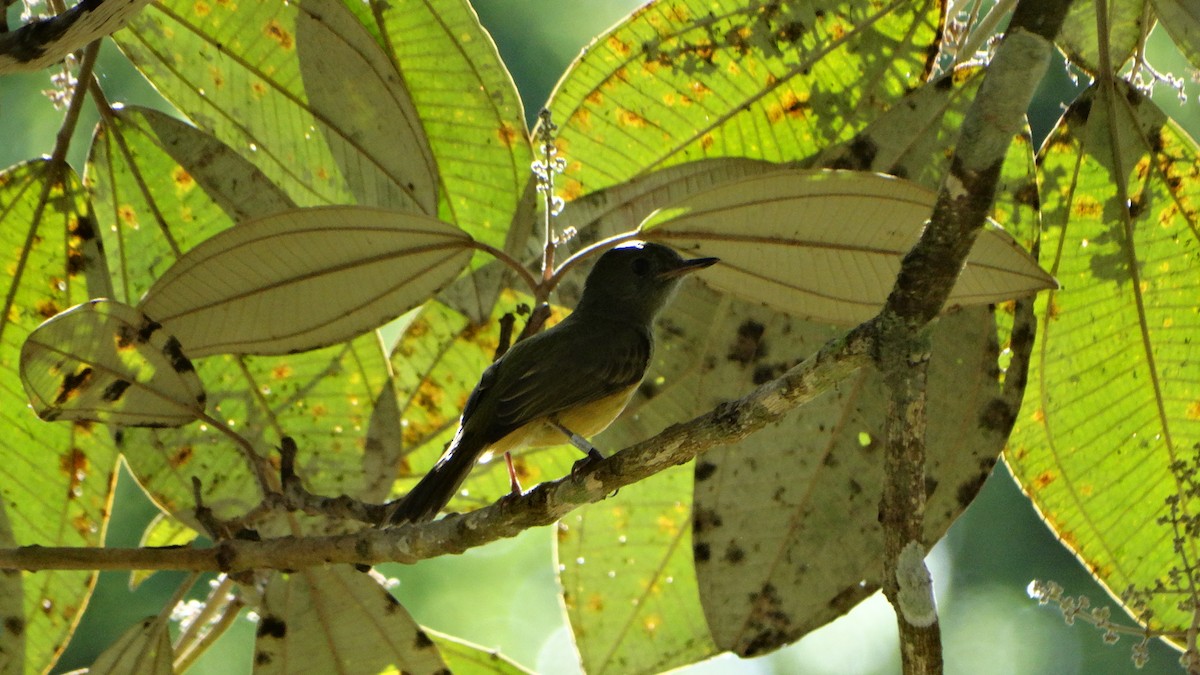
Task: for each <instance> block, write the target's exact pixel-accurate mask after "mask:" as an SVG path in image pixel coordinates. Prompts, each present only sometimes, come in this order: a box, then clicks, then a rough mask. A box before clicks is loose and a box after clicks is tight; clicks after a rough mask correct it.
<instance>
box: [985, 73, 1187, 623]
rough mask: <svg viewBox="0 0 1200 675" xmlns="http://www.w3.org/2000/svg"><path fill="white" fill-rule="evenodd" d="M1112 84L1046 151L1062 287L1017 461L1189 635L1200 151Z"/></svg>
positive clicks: (1087, 101) (1112, 584) (1027, 478)
mask: <svg viewBox="0 0 1200 675" xmlns="http://www.w3.org/2000/svg"><path fill="white" fill-rule="evenodd" d="M1113 88H1114V91H1113V93H1112V95H1111V96H1109V95H1106V94H1105V92H1104V89H1103V85H1102V84H1101V85H1096V86H1093V87H1092V88H1091V89H1089V90H1088V91H1087V92H1085V94H1084V95H1083V96H1082V97H1081V98H1080V99H1079V100H1078V101H1076V102H1075V103H1074V104H1072V106H1071V107H1070V109H1068V110H1067V112H1066V113H1065V114H1064V115H1063V117H1062V119H1061V120H1060V121H1059V123H1058V126H1057V127H1056V128H1055V130H1054V131H1053V132H1052V133H1051V134H1050V136H1049V137H1048V138H1047V139H1046V142H1045V144H1044V145H1043V147H1042V150H1041V155H1040V158H1039V159H1040V161H1039V167H1040V169H1041V172H1042V181H1043V182H1042V192H1041V203H1042V205H1043V208H1044V211H1043V213H1044V216H1043V222H1044V223H1045V232H1044V233H1043V235H1042V246H1041V250H1042V259H1043V261H1044V262H1045V263H1046V264H1047V265H1049V266H1051V270H1052V271H1053V272H1054V274H1055V276H1056V277H1058V278H1059V279H1060V280H1061V281H1062V286H1063V287H1062V289H1060V290H1056V291H1053V292H1051V293H1049V294H1047V295H1046V296H1045V297H1044V298H1042V299H1040V302H1039V303H1038V306H1039V317H1040V325H1039V326H1038V335H1037V343H1036V344H1035V346H1034V351H1033V353H1034V355H1035V358H1034V360H1033V362H1032V364H1031V368H1030V373H1029V382H1030V386H1029V389H1028V391H1027V392H1026V397H1025V401H1024V403H1023V406H1022V409H1021V415H1020V417H1019V418H1018V421H1017V426H1016V429H1015V430H1014V432H1013V436H1012V438H1011V440H1010V442H1009V447H1008V450H1007V453H1006V455H1005V456H1006V458H1007V459H1008V462H1009V464H1010V465H1011V466H1012V468H1013V473H1014V475H1015V476H1016V477H1017V479H1018V480H1019V481H1020V482H1021V485H1022V487H1023V489H1024V490H1025V491H1026V492H1027V493H1028V494H1029V496H1030V497H1031V498H1032V500H1033V502H1034V504H1035V505H1036V506H1037V507H1038V511H1039V512H1040V513H1041V515H1042V516H1043V517H1044V518H1045V519H1046V522H1047V524H1048V525H1049V526H1050V527H1051V528H1053V529H1054V531H1055V532H1056V533H1057V535H1058V536H1059V538H1060V539H1061V540H1062V541H1063V543H1064V544H1066V545H1067V546H1068V547H1070V548H1071V549H1072V550H1073V551H1074V552H1075V554H1076V555H1078V556H1079V558H1080V560H1081V561H1082V562H1083V563H1084V564H1086V565H1087V566H1088V568H1089V569H1090V570H1091V571H1092V572H1093V574H1095V575H1096V577H1097V579H1099V580H1100V581H1101V583H1103V584H1105V585H1106V586H1107V587H1108V588H1109V589H1110V590H1111V592H1112V593H1113V594H1114V595H1118V596H1120V597H1121V599H1122V600H1123V601H1124V602H1125V606H1126V608H1127V609H1128V610H1129V611H1130V612H1131V613H1132V614H1134V615H1135V616H1138V617H1139V618H1140V619H1141V620H1142V621H1144V622H1145V623H1148V625H1149V627H1150V628H1151V629H1153V630H1166V631H1179V632H1180V633H1183V632H1186V631H1187V630H1188V628H1189V626H1191V625H1192V622H1193V615H1192V612H1191V610H1190V609H1187V608H1184V607H1182V606H1181V605H1180V598H1181V597H1185V596H1189V595H1190V594H1191V593H1192V590H1191V587H1190V585H1188V584H1189V583H1190V582H1188V581H1187V579H1190V578H1192V576H1193V575H1194V572H1195V561H1196V560H1197V556H1198V555H1200V544H1198V543H1197V541H1196V539H1195V538H1194V537H1192V536H1186V535H1181V532H1183V529H1181V528H1184V527H1185V525H1184V524H1183V522H1184V520H1186V519H1188V518H1193V517H1194V514H1195V513H1196V511H1197V509H1200V499H1198V498H1197V496H1196V495H1195V492H1194V490H1192V489H1191V488H1190V487H1189V486H1190V485H1193V484H1194V481H1195V480H1196V472H1197V465H1196V456H1197V455H1196V448H1197V447H1198V444H1200V376H1198V373H1200V371H1198V370H1197V369H1196V367H1195V361H1196V336H1197V335H1198V334H1200V309H1198V307H1200V305H1198V304H1197V303H1198V300H1197V299H1198V298H1200V267H1198V266H1197V265H1196V256H1197V251H1198V250H1200V236H1198V235H1197V233H1198V232H1200V212H1198V211H1197V204H1198V203H1200V180H1198V179H1197V176H1198V175H1200V160H1198V159H1197V157H1198V156H1200V147H1197V144H1196V142H1195V141H1194V140H1193V139H1191V138H1189V137H1188V136H1187V135H1186V134H1185V133H1184V132H1183V131H1182V130H1180V128H1179V127H1178V126H1177V125H1176V124H1175V123H1174V122H1172V121H1170V120H1169V119H1167V117H1166V116H1165V115H1164V114H1163V112H1162V111H1161V110H1160V109H1159V108H1158V107H1157V106H1155V104H1154V103H1153V102H1151V101H1150V100H1149V99H1147V98H1145V97H1144V96H1143V95H1142V94H1141V93H1139V92H1138V91H1136V90H1135V89H1133V88H1132V87H1130V86H1128V85H1126V84H1124V83H1123V82H1120V81H1117V82H1116V83H1115V84H1114V85H1113ZM1118 186H1119V187H1120V188H1121V189H1118ZM1187 527H1190V526H1187ZM1181 584H1183V585H1182V586H1181ZM1151 613H1152V615H1151Z"/></svg>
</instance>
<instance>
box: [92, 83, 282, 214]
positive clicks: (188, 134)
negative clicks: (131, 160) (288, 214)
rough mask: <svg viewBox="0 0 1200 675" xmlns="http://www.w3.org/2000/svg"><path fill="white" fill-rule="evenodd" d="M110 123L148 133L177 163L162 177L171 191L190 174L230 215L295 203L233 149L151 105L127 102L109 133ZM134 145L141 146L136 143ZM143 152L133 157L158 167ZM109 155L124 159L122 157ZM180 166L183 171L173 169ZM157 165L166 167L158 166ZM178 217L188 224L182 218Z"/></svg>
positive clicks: (273, 209) (178, 188)
mask: <svg viewBox="0 0 1200 675" xmlns="http://www.w3.org/2000/svg"><path fill="white" fill-rule="evenodd" d="M113 126H121V127H122V129H121V130H122V131H123V132H124V133H125V134H133V133H140V134H144V135H145V136H146V137H147V138H149V139H152V141H153V142H154V143H156V144H157V145H158V147H159V148H161V149H162V151H163V152H164V153H166V154H167V155H169V156H170V157H171V159H174V160H175V161H176V162H178V163H179V168H178V169H176V170H174V171H172V172H171V180H170V181H169V182H168V181H164V182H165V183H168V184H169V186H170V187H171V188H172V189H173V190H175V191H176V192H186V191H187V190H189V189H190V188H191V185H190V183H189V181H190V180H194V181H195V182H196V184H197V185H199V186H200V188H201V189H203V190H204V194H205V195H207V196H208V197H209V198H210V199H212V201H213V202H215V203H216V205H217V206H219V207H220V208H221V210H222V211H224V212H225V213H226V214H228V216H229V217H230V218H232V219H233V220H234V221H242V220H247V219H249V218H254V217H256V216H265V215H268V214H271V213H275V212H276V211H282V210H284V209H289V208H294V207H295V206H296V204H295V203H293V202H292V200H291V198H290V197H288V195H287V193H286V192H284V191H283V190H282V189H281V188H280V187H279V186H278V185H275V184H274V183H272V182H271V180H270V179H269V178H267V176H266V174H264V173H263V172H262V171H260V170H259V169H258V167H256V166H254V164H252V163H251V162H250V161H249V160H247V159H246V158H244V157H242V156H241V155H239V154H238V153H237V151H236V150H234V149H233V148H231V147H229V146H228V145H225V144H224V143H222V142H221V141H219V140H217V139H216V138H214V137H213V136H212V135H210V134H207V133H205V132H203V131H201V130H199V129H197V128H196V127H194V126H192V125H190V124H188V123H186V122H183V121H181V120H179V119H177V118H175V117H172V116H170V115H168V114H166V113H163V112H159V111H157V110H154V109H152V108H142V107H139V106H128V107H125V108H122V109H120V110H118V111H117V112H116V115H115V121H114V122H111V123H109V133H112V131H111V128H112V127H113ZM139 140H140V139H139ZM125 142H126V143H131V142H132V141H129V140H126V141H125ZM143 142H144V141H143ZM138 149H139V150H141V148H140V147H139V148H138ZM147 154H148V153H146V152H145V151H144V150H142V153H141V154H140V155H139V156H137V160H138V162H139V163H144V164H145V165H146V170H150V171H153V170H154V169H158V168H159V167H158V166H157V165H155V164H152V163H151V162H152V161H153V158H152V157H149V156H146V155H147ZM114 159H117V160H118V161H122V163H128V161H127V160H126V158H125V157H119V158H114ZM172 168H173V167H172ZM180 169H182V171H183V173H180V172H179V170H180ZM163 170H170V169H166V168H165V167H164V169H163ZM151 182H153V181H151ZM183 220H184V221H185V222H187V224H188V225H191V223H190V222H188V221H186V219H183ZM178 229H184V228H183V227H179V228H178Z"/></svg>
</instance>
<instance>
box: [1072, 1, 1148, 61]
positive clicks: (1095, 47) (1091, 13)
mask: <svg viewBox="0 0 1200 675" xmlns="http://www.w3.org/2000/svg"><path fill="white" fill-rule="evenodd" d="M1146 2H1147V0H1107V1H1106V2H1105V7H1106V9H1107V11H1106V12H1105V16H1106V19H1107V23H1108V25H1107V26H1106V27H1107V29H1108V56H1109V62H1110V64H1111V65H1112V69H1113V71H1119V70H1121V68H1122V66H1124V65H1125V62H1126V61H1128V60H1129V59H1130V58H1132V57H1133V55H1134V53H1135V52H1136V51H1137V48H1138V45H1139V44H1141V41H1142V37H1143V35H1144V34H1146V33H1149V26H1146V25H1145V23H1144V20H1145V19H1146V18H1147V14H1146ZM1056 42H1057V44H1058V46H1059V47H1060V48H1061V49H1062V50H1063V52H1064V53H1066V55H1067V58H1069V59H1070V60H1071V63H1074V64H1075V65H1077V66H1079V67H1080V68H1083V69H1084V70H1086V71H1088V72H1089V73H1093V74H1095V73H1099V72H1100V43H1099V38H1098V34H1097V25H1096V3H1093V2H1075V3H1072V4H1071V9H1070V10H1068V12H1067V19H1066V21H1064V22H1063V26H1062V29H1061V30H1059V33H1058V39H1057V40H1056Z"/></svg>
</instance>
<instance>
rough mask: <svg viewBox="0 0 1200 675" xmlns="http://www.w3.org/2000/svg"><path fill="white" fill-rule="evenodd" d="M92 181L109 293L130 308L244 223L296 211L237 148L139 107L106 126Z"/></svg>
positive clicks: (95, 142) (96, 146)
mask: <svg viewBox="0 0 1200 675" xmlns="http://www.w3.org/2000/svg"><path fill="white" fill-rule="evenodd" d="M85 182H86V183H87V185H88V186H89V188H90V189H91V192H92V195H93V201H94V204H95V208H96V219H97V222H98V223H99V228H100V233H101V234H102V235H103V239H104V242H105V252H106V253H107V255H108V262H109V266H110V267H111V268H112V269H113V270H114V271H115V272H116V274H115V276H116V283H115V284H114V293H112V294H109V295H110V296H112V297H115V298H117V299H120V300H122V301H124V302H126V303H129V304H136V303H137V301H138V300H139V299H140V298H141V296H142V294H143V293H145V292H146V289H147V288H149V286H150V283H151V282H152V281H153V280H154V278H155V277H156V276H158V275H160V274H162V273H163V272H164V271H165V270H166V269H167V267H168V266H170V265H171V263H173V262H174V261H175V258H177V257H178V256H179V255H180V254H181V253H182V252H183V251H186V250H188V249H190V248H191V247H193V246H195V245H196V244H198V243H200V242H201V241H204V240H205V239H207V238H208V237H211V236H213V235H214V234H216V233H217V232H220V231H221V230H224V229H226V228H228V227H231V226H233V224H234V223H236V222H240V221H242V220H245V219H248V218H253V217H258V216H265V215H268V214H271V213H274V212H276V211H281V210H284V209H287V208H291V207H292V206H293V204H292V201H291V199H290V198H288V196H287V195H286V194H284V193H283V192H282V191H281V190H280V189H279V188H277V187H275V186H274V185H273V184H272V183H271V182H270V181H269V180H268V179H267V177H266V176H265V175H264V174H263V173H262V172H261V171H259V170H258V169H257V168H255V166H254V165H253V164H251V163H250V162H249V161H247V160H246V159H244V158H242V157H241V156H240V155H238V154H237V153H236V152H235V151H234V150H233V149H232V148H230V147H229V146H227V145H225V144H223V143H221V142H220V141H218V140H216V139H215V138H213V137H212V136H210V135H208V134H206V133H204V132H202V131H200V130H199V129H196V128H195V127H193V126H190V125H188V124H186V123H184V122H180V121H179V120H177V119H175V118H174V117H171V116H169V115H166V114H164V113H161V112H157V111H154V110H148V109H145V108H137V107H130V108H124V109H121V110H118V111H116V112H115V114H114V115H113V116H112V117H111V118H110V119H107V120H105V121H104V122H103V123H101V124H100V125H99V127H98V128H97V130H96V134H95V136H94V137H93V139H92V146H91V149H90V152H89V155H88V163H87V170H86V173H85Z"/></svg>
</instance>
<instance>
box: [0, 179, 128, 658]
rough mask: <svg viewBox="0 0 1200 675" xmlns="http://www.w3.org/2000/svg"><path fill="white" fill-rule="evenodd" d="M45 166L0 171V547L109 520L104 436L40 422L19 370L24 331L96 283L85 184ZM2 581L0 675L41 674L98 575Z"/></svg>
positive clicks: (96, 531) (71, 533) (79, 532)
mask: <svg viewBox="0 0 1200 675" xmlns="http://www.w3.org/2000/svg"><path fill="white" fill-rule="evenodd" d="M52 166H53V165H52V163H51V162H49V161H44V160H37V161H32V162H27V163H24V164H19V165H16V166H13V167H10V168H9V169H6V170H4V171H0V259H2V262H3V267H4V269H5V270H8V273H7V274H6V276H5V277H4V282H3V284H0V287H2V288H3V289H4V297H6V298H8V303H7V304H6V305H5V306H4V308H3V310H4V311H3V313H2V314H0V319H2V322H0V364H3V367H0V381H2V386H0V424H2V425H3V428H4V434H3V436H2V438H0V457H2V459H3V461H0V511H3V513H2V514H0V539H2V540H3V541H0V546H26V545H31V544H39V545H42V546H99V545H101V544H102V543H103V541H104V539H103V536H102V533H103V532H104V528H105V527H106V524H107V522H108V517H109V514H110V513H111V508H110V501H109V500H110V499H111V493H112V488H113V482H114V480H115V478H114V470H115V468H116V453H115V452H114V451H113V447H112V443H111V441H109V439H108V433H107V432H106V430H105V429H103V428H102V427H99V426H97V425H94V424H90V423H87V422H79V423H76V424H47V423H46V422H43V421H42V420H39V419H38V418H37V417H36V416H35V415H34V414H33V413H32V412H31V411H30V410H29V402H28V399H27V398H26V396H25V392H24V390H23V388H22V384H21V382H20V373H19V372H18V366H19V364H20V350H21V347H22V345H23V343H24V341H25V338H26V337H27V336H28V335H29V333H30V332H32V331H33V330H34V328H36V327H37V326H38V325H39V324H41V323H42V322H43V321H45V320H46V319H47V318H49V317H51V316H54V315H55V314H57V313H58V312H60V311H62V310H63V309H65V308H67V307H70V306H71V305H73V304H76V303H78V302H82V301H84V300H86V299H87V297H88V292H89V291H94V289H95V288H96V287H99V286H101V285H102V284H101V281H102V279H98V278H95V276H94V274H95V273H96V272H97V271H101V272H102V271H103V269H102V265H101V260H102V259H101V258H100V256H99V254H98V246H97V244H98V242H97V240H96V233H97V231H96V227H95V221H94V220H93V218H92V216H91V213H90V210H89V208H88V204H87V202H86V200H85V199H84V197H83V194H84V193H83V188H82V186H81V185H80V182H79V179H78V178H77V177H76V176H75V174H74V173H73V172H71V171H69V170H67V171H65V172H63V173H61V174H60V173H57V172H55V171H53V170H52ZM43 191H45V195H46V197H45V199H43V198H42V194H43ZM99 276H100V277H103V274H101V275H99ZM85 279H87V284H86V285H85V283H84V280H85ZM0 577H3V578H4V579H5V581H4V584H5V585H6V586H11V585H19V588H20V590H19V591H17V592H15V593H13V594H12V595H9V594H8V593H4V601H2V602H0V622H2V625H3V626H4V627H5V630H4V631H3V633H4V634H5V637H3V638H0V672H4V673H28V674H30V675H32V674H33V673H37V672H42V670H44V669H46V668H49V667H50V666H51V664H53V663H54V661H55V659H56V658H57V656H58V654H59V653H61V652H62V650H63V649H64V648H65V647H66V644H67V640H68V639H69V638H70V636H71V632H72V630H73V628H74V626H75V622H76V621H77V620H78V617H79V614H80V612H81V611H82V608H83V607H84V606H85V605H86V604H87V598H88V597H89V595H90V594H91V592H92V584H93V582H94V580H95V578H96V574H95V572H87V571H78V572H76V571H41V572H36V573H35V572H22V573H20V574H17V575H14V574H0Z"/></svg>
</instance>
